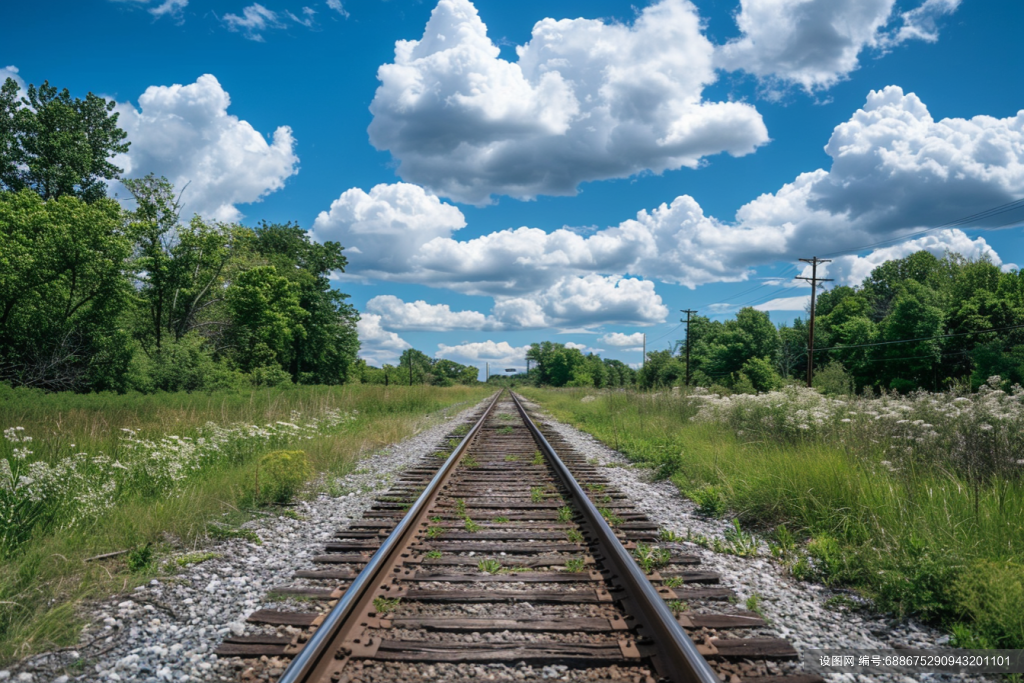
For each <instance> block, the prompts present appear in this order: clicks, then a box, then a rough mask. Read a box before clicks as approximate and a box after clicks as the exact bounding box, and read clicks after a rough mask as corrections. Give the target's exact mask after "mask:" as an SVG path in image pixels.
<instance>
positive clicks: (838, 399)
mask: <svg viewBox="0 0 1024 683" xmlns="http://www.w3.org/2000/svg"><path fill="white" fill-rule="evenodd" d="M897 289H898V288H897ZM897 300H898V295H895V296H893V297H892V299H891V300H890V301H889V305H891V306H895V305H897ZM844 301H847V302H849V301H856V298H855V297H852V296H848V297H847V298H846V300H844ZM850 305H852V304H851V303H844V302H840V303H839V304H837V305H836V307H835V308H833V309H832V310H833V311H834V310H837V308H838V307H839V306H850ZM866 310H867V309H866ZM826 314H830V313H826ZM1002 386H1003V380H1002V379H1001V378H1000V377H991V378H988V380H987V381H986V382H985V383H984V384H983V385H982V386H981V387H980V388H979V389H978V391H977V393H973V394H972V393H970V386H969V385H965V384H964V383H961V384H959V385H958V386H957V387H955V388H953V389H951V390H949V391H946V392H942V393H930V392H924V391H916V392H913V393H911V394H909V395H900V394H898V393H895V392H891V391H885V392H882V393H881V394H878V393H875V392H871V393H870V394H867V395H850V394H837V395H835V396H827V395H824V394H822V393H820V392H818V391H816V390H812V389H805V388H799V387H788V388H786V389H785V390H782V391H776V392H770V393H767V394H760V395H731V396H724V395H719V394H712V393H710V392H708V391H706V390H702V389H699V390H694V391H691V392H682V393H679V394H673V393H669V392H661V393H660V394H658V395H651V394H644V393H634V394H624V393H608V394H598V395H596V397H595V400H593V401H589V402H581V401H580V400H579V397H580V395H581V393H582V392H580V391H578V390H572V391H557V392H556V391H551V390H539V389H524V390H523V393H524V394H526V395H527V396H528V397H530V398H531V399H532V400H536V401H538V402H540V403H541V404H542V405H544V407H545V408H546V409H547V410H548V411H550V412H551V413H552V414H553V415H554V416H555V417H556V418H558V419H563V420H568V421H570V422H572V423H574V424H576V425H578V426H580V427H581V428H582V429H585V430H587V431H588V432H590V433H592V434H594V435H595V436H596V437H598V438H600V439H601V440H602V441H604V442H605V443H609V444H612V443H618V444H619V450H621V451H622V452H623V453H624V454H625V455H626V456H627V457H628V458H629V459H630V460H632V461H634V462H637V463H641V464H645V465H649V466H654V467H658V466H659V465H660V464H661V463H663V462H665V461H666V459H668V458H669V457H672V458H676V457H679V458H681V459H682V465H681V467H680V468H679V470H678V472H677V473H676V474H675V475H674V476H673V477H672V481H673V483H675V484H676V485H677V486H678V487H679V488H680V489H681V490H682V491H683V492H685V493H686V494H687V495H689V496H690V497H692V498H694V499H695V500H697V499H698V498H699V499H700V502H702V503H705V504H707V505H708V508H707V509H708V511H710V508H711V507H712V506H713V508H714V509H715V510H717V511H718V512H724V511H725V509H726V508H727V507H728V508H731V509H732V510H734V511H736V513H737V514H738V518H737V519H739V520H741V521H742V522H743V524H744V527H747V526H749V525H751V524H757V525H761V526H765V527H772V526H774V527H775V529H774V532H773V533H772V534H771V535H769V536H768V538H767V541H768V548H769V549H770V551H771V556H772V557H773V558H774V559H775V560H777V561H779V562H782V563H784V564H786V565H787V567H788V568H789V570H790V571H791V573H792V574H793V576H794V577H796V578H798V579H807V580H816V581H823V582H825V583H828V584H830V585H833V586H848V587H852V588H855V589H857V590H858V591H860V592H861V593H862V594H863V595H864V596H866V597H867V598H869V599H870V600H871V601H873V602H874V604H875V605H877V607H878V608H879V609H881V610H884V611H889V612H892V613H896V614H899V615H916V616H918V617H921V618H923V619H925V620H928V621H932V622H935V623H938V624H941V625H943V626H945V627H946V628H948V629H950V630H952V631H953V633H954V634H955V636H956V638H957V642H958V643H960V644H966V645H972V646H979V647H996V646H1001V647H1011V644H1012V647H1020V646H1021V645H1022V644H1024V637H1022V633H1021V623H1020V619H1019V618H1017V615H1019V614H1020V613H1022V604H1024V602H1022V601H1024V597H1022V595H1024V589H1022V588H1021V579H1020V576H1021V574H1020V567H1021V565H1022V564H1024V555H1022V551H1021V548H1024V483H1022V479H1021V477H1022V475H1024V469H1022V465H1024V463H1022V462H1021V460H1020V455H1019V454H1020V453H1021V452H1024V390H1021V389H1014V390H1013V391H1012V392H1009V393H1008V392H1006V391H1004V390H1003V389H1002V388H1000V387H1002ZM590 395H593V394H590ZM727 536H728V537H727V538H725V539H705V538H701V537H697V538H693V537H691V536H688V537H687V540H690V541H692V542H696V543H698V544H701V545H705V546H706V547H711V548H714V549H716V550H719V549H720V550H721V551H722V552H731V553H735V552H737V551H739V552H741V553H746V554H750V553H756V552H757V542H756V540H755V539H754V538H753V537H752V536H751V535H750V534H749V533H747V532H745V531H741V530H740V529H738V528H735V527H734V529H733V530H731V531H730V532H729V533H728V534H727Z"/></svg>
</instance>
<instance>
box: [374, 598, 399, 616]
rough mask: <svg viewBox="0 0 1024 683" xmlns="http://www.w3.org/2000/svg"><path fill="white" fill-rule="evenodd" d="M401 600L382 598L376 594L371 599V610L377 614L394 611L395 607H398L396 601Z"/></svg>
mask: <svg viewBox="0 0 1024 683" xmlns="http://www.w3.org/2000/svg"><path fill="white" fill-rule="evenodd" d="M401 600H402V599H401V598H384V597H379V596H378V597H376V598H374V599H373V610H374V611H375V612H376V613H377V614H388V613H390V612H394V611H395V609H397V608H398V603H399V602H400V601H401Z"/></svg>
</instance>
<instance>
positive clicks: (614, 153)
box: [369, 0, 768, 204]
mask: <svg viewBox="0 0 1024 683" xmlns="http://www.w3.org/2000/svg"><path fill="white" fill-rule="evenodd" d="M516 51H517V54H518V60H517V61H516V62H509V61H506V60H503V59H501V58H500V56H499V52H500V51H499V48H498V47H497V46H496V45H495V44H494V43H493V42H492V41H491V40H490V38H489V37H488V36H487V27H486V26H485V25H484V23H483V22H482V21H481V19H480V17H479V16H478V14H477V10H476V8H475V7H474V6H473V4H472V3H471V2H469V0H440V2H439V3H438V5H437V7H436V8H435V9H434V11H433V13H432V14H431V18H430V21H429V22H428V23H427V26H426V29H425V31H424V33H423V37H422V38H421V39H420V40H418V41H417V40H401V41H398V42H397V43H396V45H395V61H394V62H393V63H391V64H384V65H382V66H381V67H380V69H379V70H378V78H379V79H380V81H381V85H380V87H379V88H378V90H377V93H376V96H375V97H374V100H373V103H372V104H371V106H370V109H371V112H372V113H373V115H374V118H373V121H372V123H371V124H370V128H369V133H370V140H371V142H372V143H373V144H374V146H375V147H377V148H378V149H381V150H384V149H386V150H389V151H390V152H391V154H392V155H393V156H394V157H395V158H396V159H397V160H398V161H399V167H398V173H399V175H400V176H401V177H402V178H403V179H405V180H407V181H410V182H415V183H420V184H422V185H425V186H427V187H429V188H431V189H432V190H434V191H435V192H437V193H438V194H442V195H445V196H447V197H451V198H453V199H456V200H458V201H464V202H470V203H474V204H482V203H486V202H488V201H489V200H490V196H491V195H492V194H506V195H511V196H513V197H518V198H524V199H525V198H532V197H535V196H537V195H539V194H554V195H571V194H575V192H576V188H577V186H578V185H579V184H580V183H582V182H584V181H588V180H598V179H607V178H624V177H628V176H631V175H634V174H637V173H640V172H643V171H653V172H655V173H661V172H662V171H665V170H668V169H678V168H681V167H683V166H686V167H690V168H696V167H697V166H698V165H699V163H700V160H701V159H702V158H703V157H706V156H708V155H712V154H718V153H721V152H728V153H730V154H732V155H734V156H742V155H745V154H749V153H751V152H753V151H754V150H755V149H756V148H757V147H758V146H759V145H762V144H764V143H766V142H767V141H768V134H767V130H766V128H765V126H764V123H763V121H762V120H761V116H760V114H758V112H757V110H756V109H754V107H752V106H750V105H748V104H744V103H740V102H708V101H704V100H703V97H702V92H703V90H704V88H705V86H707V85H709V84H711V83H713V82H714V81H715V80H716V78H717V76H716V74H715V70H714V68H713V65H712V54H713V52H714V47H713V46H712V45H711V43H710V42H709V41H708V40H707V38H705V37H704V35H703V34H702V33H701V20H700V17H699V16H698V14H697V11H696V9H695V8H694V7H693V5H692V4H691V3H690V2H689V0H661V1H660V2H657V3H656V4H653V5H651V6H649V7H647V8H645V9H644V10H643V11H642V12H641V13H640V15H639V16H638V17H637V19H636V21H635V22H634V23H633V24H632V25H624V24H617V23H613V24H608V23H604V22H602V21H599V20H588V19H574V20H561V21H556V20H554V19H543V20H541V21H539V22H537V24H536V25H535V26H534V28H533V33H532V37H531V40H530V41H529V42H528V43H526V44H525V45H522V46H518V47H517V48H516Z"/></svg>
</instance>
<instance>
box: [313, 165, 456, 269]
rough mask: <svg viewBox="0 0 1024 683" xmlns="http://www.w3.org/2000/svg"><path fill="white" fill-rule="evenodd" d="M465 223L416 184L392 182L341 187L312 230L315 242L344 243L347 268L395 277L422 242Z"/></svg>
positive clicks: (453, 208) (449, 231) (450, 206)
mask: <svg viewBox="0 0 1024 683" xmlns="http://www.w3.org/2000/svg"><path fill="white" fill-rule="evenodd" d="M465 225H466V219H465V217H464V216H463V215H462V212H461V211H459V210H458V209H457V208H455V207H454V206H452V205H451V204H445V203H443V202H441V201H440V200H439V199H438V198H437V197H435V196H434V195H432V194H430V193H428V192H425V191H424V190H423V188H421V187H419V186H417V185H409V184H407V183H395V184H394V185H384V184H381V185H377V186H375V187H374V188H373V189H371V190H370V192H369V193H366V192H363V191H362V190H361V189H359V188H352V189H350V190H347V191H345V192H344V193H342V195H341V196H340V197H339V198H338V199H336V200H335V201H334V202H332V203H331V208H330V210H329V211H321V212H320V215H319V216H317V218H316V221H314V223H313V230H312V233H313V236H314V237H315V238H316V239H317V240H319V241H321V242H326V241H328V240H334V241H337V242H340V243H341V244H342V245H344V246H345V247H346V249H347V251H348V253H349V261H350V263H351V268H350V271H351V272H356V273H362V274H365V275H368V276H371V277H381V278H393V279H399V278H400V277H401V275H402V274H403V273H405V272H406V271H408V269H409V268H410V265H409V263H410V260H411V259H412V258H413V257H414V256H415V255H416V254H417V252H419V251H420V249H421V248H422V247H423V245H424V244H426V243H427V242H429V241H430V240H432V239H434V238H435V237H449V236H450V235H451V234H452V233H453V232H454V231H456V230H460V229H462V228H463V227H465ZM408 280H409V281H416V277H415V276H414V277H411V278H408Z"/></svg>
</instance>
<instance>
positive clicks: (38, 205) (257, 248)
mask: <svg viewBox="0 0 1024 683" xmlns="http://www.w3.org/2000/svg"><path fill="white" fill-rule="evenodd" d="M18 94H19V90H18V86H17V84H16V83H15V82H14V81H13V80H12V79H7V80H6V82H5V83H4V85H3V86H2V87H0V381H4V382H8V383H10V384H13V385H16V386H28V387H38V388H42V389H46V390H53V391H58V390H73V391H104V390H110V391H118V392H125V391H144V392H149V391H156V390H165V391H181V390H205V389H215V388H222V387H239V386H254V385H255V386H263V385H276V384H282V383H287V382H297V383H316V384H338V383H343V382H346V381H351V380H354V379H358V374H359V367H358V365H357V363H356V354H357V352H358V350H359V341H358V337H357V335H356V329H355V324H356V322H357V321H358V313H357V312H356V311H355V309H354V308H353V307H352V306H351V305H350V304H348V303H347V302H346V299H347V295H346V294H343V293H341V292H338V291H337V290H335V289H333V288H331V287H330V280H329V276H330V274H331V272H332V271H336V270H337V271H343V270H344V268H345V266H346V259H345V256H344V254H343V250H342V247H341V245H339V244H337V243H334V242H327V243H324V244H317V243H315V242H312V241H311V240H310V239H309V236H308V234H307V233H306V232H305V231H304V230H303V229H302V228H300V227H299V226H298V225H295V224H292V223H285V224H276V223H274V224H272V223H266V222H262V223H260V224H259V225H258V226H257V227H255V228H249V227H245V226H242V225H238V224H234V223H224V222H219V221H209V220H205V219H203V218H202V217H200V216H194V217H193V218H192V219H191V220H189V221H187V222H183V221H182V216H181V210H182V204H181V196H182V195H181V189H184V188H181V189H176V188H174V187H172V186H171V184H170V183H169V182H168V181H167V180H166V179H164V178H157V177H154V176H152V175H149V176H146V177H144V178H137V179H128V178H124V179H122V178H120V174H121V173H122V169H120V168H118V167H117V166H115V165H114V163H113V162H112V159H113V158H114V155H116V154H119V153H123V152H125V151H127V150H128V146H129V143H128V142H126V141H125V137H126V136H125V133H124V131H122V130H121V129H120V128H118V126H117V118H118V115H117V113H116V112H114V111H113V103H112V102H107V101H105V100H103V99H102V98H99V97H97V96H95V95H93V94H92V93H90V94H89V95H88V96H87V97H86V99H84V100H81V99H78V98H73V97H71V95H70V94H69V93H68V91H67V90H62V91H58V90H57V89H56V88H54V87H52V86H50V85H49V84H48V83H43V85H42V86H40V87H39V88H36V87H35V86H29V87H28V89H27V91H26V94H25V95H24V96H22V97H20V98H19V97H18ZM115 179H120V180H121V182H122V183H123V185H124V186H125V188H126V189H127V190H128V192H129V193H130V194H131V196H132V198H133V199H134V208H133V209H131V210H128V209H125V208H123V207H122V206H121V205H120V204H119V203H118V202H116V201H114V200H112V199H110V198H108V196H107V181H111V180H115Z"/></svg>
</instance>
